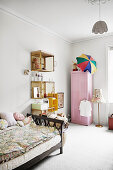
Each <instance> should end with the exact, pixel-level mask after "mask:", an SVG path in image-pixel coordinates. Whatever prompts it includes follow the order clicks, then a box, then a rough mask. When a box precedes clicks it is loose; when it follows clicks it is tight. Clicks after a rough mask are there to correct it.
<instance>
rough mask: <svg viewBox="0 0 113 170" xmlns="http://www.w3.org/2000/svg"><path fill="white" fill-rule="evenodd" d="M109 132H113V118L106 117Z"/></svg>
mask: <svg viewBox="0 0 113 170" xmlns="http://www.w3.org/2000/svg"><path fill="white" fill-rule="evenodd" d="M108 125H109V130H113V117H111V116H110V117H108Z"/></svg>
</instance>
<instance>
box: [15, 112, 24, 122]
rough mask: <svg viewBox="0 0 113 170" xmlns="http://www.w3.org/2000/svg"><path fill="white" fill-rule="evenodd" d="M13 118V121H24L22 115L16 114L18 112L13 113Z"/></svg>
mask: <svg viewBox="0 0 113 170" xmlns="http://www.w3.org/2000/svg"><path fill="white" fill-rule="evenodd" d="M13 116H14V118H15V120H24V119H25V117H24V115H23V114H21V113H18V112H15V113H14V114H13Z"/></svg>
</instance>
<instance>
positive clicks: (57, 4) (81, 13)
mask: <svg viewBox="0 0 113 170" xmlns="http://www.w3.org/2000/svg"><path fill="white" fill-rule="evenodd" d="M0 5H2V6H4V7H6V8H8V9H11V10H13V11H15V12H16V13H18V14H21V15H22V16H24V17H27V18H29V19H31V20H32V21H33V22H35V23H37V24H39V25H41V26H42V27H44V28H45V29H47V30H50V32H54V33H55V34H57V35H59V36H61V37H62V38H63V39H65V40H67V41H69V42H76V41H81V40H84V39H88V38H92V37H93V38H94V37H95V36H96V35H94V34H92V32H91V31H92V26H93V24H94V23H95V22H96V21H97V20H98V19H99V13H98V5H97V4H95V5H92V4H89V3H88V0H0ZM101 20H104V21H105V22H106V23H107V25H108V30H109V31H108V34H110V33H113V0H111V1H109V2H107V3H106V4H102V5H101Z"/></svg>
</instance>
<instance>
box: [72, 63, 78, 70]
mask: <svg viewBox="0 0 113 170" xmlns="http://www.w3.org/2000/svg"><path fill="white" fill-rule="evenodd" d="M73 71H78V68H77V63H74V62H73Z"/></svg>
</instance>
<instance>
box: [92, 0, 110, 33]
mask: <svg viewBox="0 0 113 170" xmlns="http://www.w3.org/2000/svg"><path fill="white" fill-rule="evenodd" d="M106 1H109V0H89V2H90V3H91V4H94V3H98V4H99V21H97V22H96V23H95V24H94V25H93V28H92V33H94V34H103V33H105V32H107V31H108V27H107V24H106V22H105V21H101V20H100V5H101V3H106Z"/></svg>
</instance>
